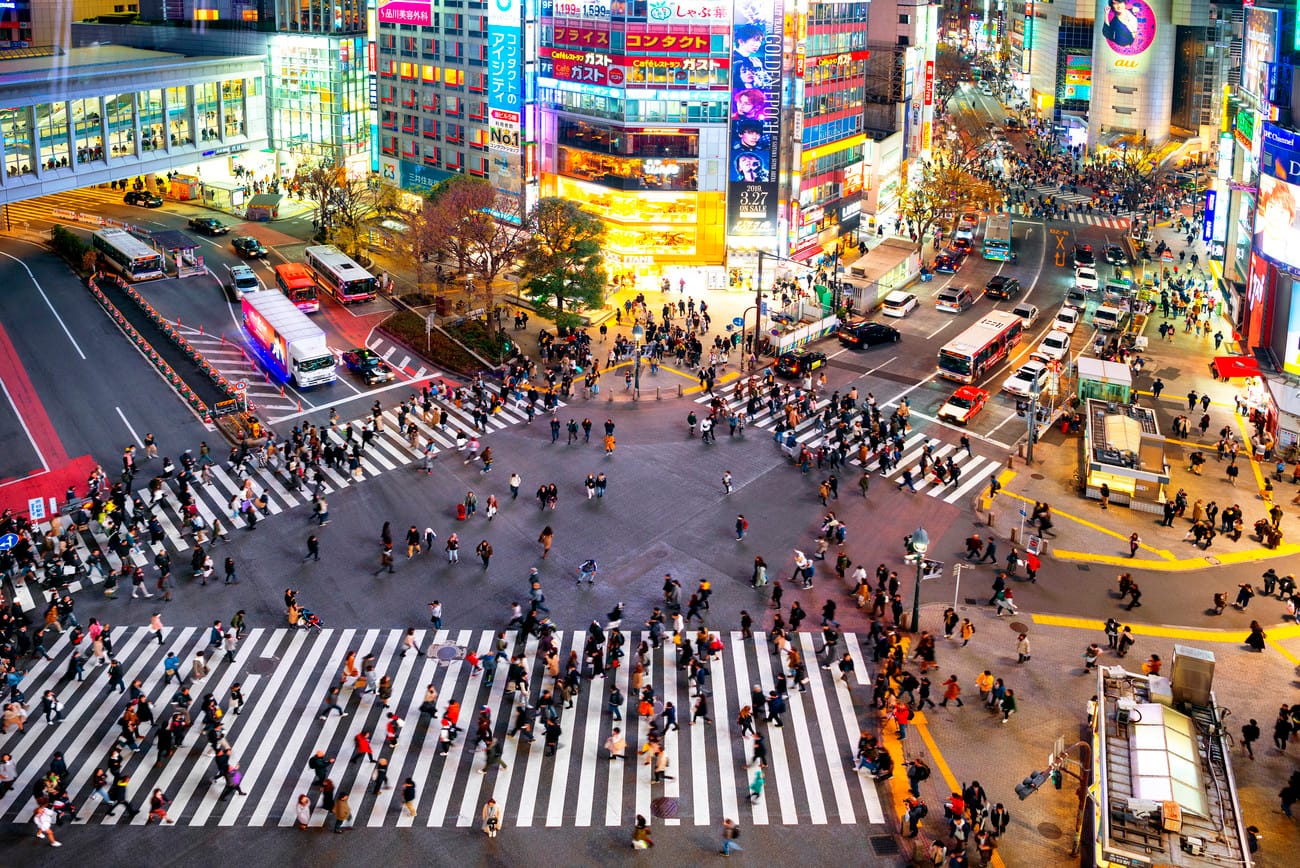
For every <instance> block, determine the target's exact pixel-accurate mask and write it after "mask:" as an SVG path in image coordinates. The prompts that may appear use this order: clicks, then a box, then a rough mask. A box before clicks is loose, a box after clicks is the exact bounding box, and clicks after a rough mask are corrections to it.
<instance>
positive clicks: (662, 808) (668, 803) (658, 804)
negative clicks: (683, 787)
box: [650, 797, 678, 820]
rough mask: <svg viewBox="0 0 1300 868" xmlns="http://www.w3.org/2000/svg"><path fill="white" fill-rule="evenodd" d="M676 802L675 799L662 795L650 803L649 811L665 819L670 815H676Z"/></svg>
mask: <svg viewBox="0 0 1300 868" xmlns="http://www.w3.org/2000/svg"><path fill="white" fill-rule="evenodd" d="M677 808H678V802H677V800H676V799H670V798H667V797H664V798H662V799H655V800H654V801H653V802H651V803H650V813H651V814H654V815H655V816H656V817H658V818H659V819H661V820H667V819H668V818H670V817H675V816H677Z"/></svg>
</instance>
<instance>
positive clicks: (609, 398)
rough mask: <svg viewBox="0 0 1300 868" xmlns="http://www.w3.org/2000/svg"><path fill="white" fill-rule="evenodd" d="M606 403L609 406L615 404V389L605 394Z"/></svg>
mask: <svg viewBox="0 0 1300 868" xmlns="http://www.w3.org/2000/svg"><path fill="white" fill-rule="evenodd" d="M605 403H607V404H613V403H614V390H613V389H610V390H609V391H608V392H606V393H605Z"/></svg>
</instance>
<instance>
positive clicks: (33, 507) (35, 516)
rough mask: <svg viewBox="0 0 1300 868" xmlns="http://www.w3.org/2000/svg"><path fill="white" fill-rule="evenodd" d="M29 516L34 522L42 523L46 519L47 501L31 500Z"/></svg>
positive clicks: (28, 510) (28, 507)
mask: <svg viewBox="0 0 1300 868" xmlns="http://www.w3.org/2000/svg"><path fill="white" fill-rule="evenodd" d="M27 515H28V517H29V518H31V520H32V521H40V520H41V519H43V518H45V500H44V498H40V497H33V498H29V499H28V501H27Z"/></svg>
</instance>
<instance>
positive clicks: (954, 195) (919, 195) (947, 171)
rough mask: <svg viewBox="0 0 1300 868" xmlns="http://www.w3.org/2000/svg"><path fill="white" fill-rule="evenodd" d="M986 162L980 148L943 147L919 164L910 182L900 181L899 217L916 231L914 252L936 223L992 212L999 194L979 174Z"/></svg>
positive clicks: (999, 196) (998, 200)
mask: <svg viewBox="0 0 1300 868" xmlns="http://www.w3.org/2000/svg"><path fill="white" fill-rule="evenodd" d="M986 159H987V156H986V154H985V152H984V151H983V149H981V148H968V149H965V150H957V149H955V148H950V147H949V148H944V149H942V150H939V151H937V152H936V154H935V158H934V159H933V160H930V161H928V162H922V163H921V164H920V169H919V173H918V176H917V177H916V179H915V180H914V181H913V180H908V181H906V182H904V184H903V191H902V194H901V195H900V197H899V214H901V215H902V217H903V219H904V220H907V221H909V222H910V223H911V224H912V226H913V227H914V228H915V229H916V240H917V248H918V249H920V247H921V245H923V244H924V243H925V236H926V235H927V234H928V233H929V231H930V229H931V228H933V227H934V226H935V225H936V224H943V223H951V222H954V221H955V219H956V217H957V215H959V214H961V213H962V212H963V211H981V210H986V209H987V210H993V209H994V208H995V207H997V206H1000V205H1001V204H1002V191H1000V190H999V189H998V188H997V187H995V186H994V185H993V184H991V183H989V182H988V181H985V180H984V179H983V178H981V177H980V175H979V173H982V172H983V171H984V169H983V166H982V164H983V162H984V161H985V160H986Z"/></svg>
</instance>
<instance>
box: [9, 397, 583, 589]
mask: <svg viewBox="0 0 1300 868" xmlns="http://www.w3.org/2000/svg"><path fill="white" fill-rule="evenodd" d="M435 406H437V407H441V406H444V405H443V404H442V403H441V402H435ZM560 406H564V403H563V402H561V403H560ZM447 410H448V412H449V414H450V416H451V420H450V421H449V423H448V427H447V428H446V429H444V428H442V427H440V426H437V425H435V426H432V427H430V426H429V425H426V424H425V422H424V420H423V419H422V418H421V416H420V415H419V414H418V413H415V414H410V415H408V416H407V417H406V418H407V424H408V425H410V424H414V425H415V426H416V429H417V431H418V436H417V438H416V445H415V446H414V447H412V446H411V444H410V442H409V441H408V440H407V435H406V434H405V432H403V431H402V430H401V429H400V427H399V426H398V424H397V411H396V410H395V409H388V410H385V411H384V413H383V414H382V416H383V429H382V430H379V431H376V432H375V434H374V437H373V438H372V439H371V441H370V445H369V446H367V447H366V449H365V450H364V451H363V452H362V458H361V468H362V470H363V471H364V473H363V476H362V478H361V480H358V479H354V478H353V477H352V476H351V474H349V473H348V472H347V470H346V468H345V469H343V470H336V469H334V468H332V467H325V466H324V465H321V467H320V471H321V476H322V478H323V480H324V483H325V487H324V492H325V494H327V495H328V494H332V493H334V492H335V491H338V490H339V489H342V488H347V487H348V486H350V485H355V484H357V482H359V481H364V480H366V479H371V478H373V477H375V476H380V475H382V474H384V473H390V472H393V471H397V470H400V469H401V468H403V467H406V466H408V465H411V464H413V463H416V462H419V461H422V460H423V458H424V445H425V444H426V443H428V442H429V441H430V440H432V441H433V443H434V444H435V445H436V448H437V449H438V451H440V452H441V451H445V450H449V449H454V448H455V446H456V436H455V432H456V431H457V430H458V429H460V430H464V431H466V432H469V431H471V430H473V425H474V419H473V414H472V413H470V412H467V411H465V410H463V409H459V408H457V407H455V406H454V405H447ZM435 412H436V411H435ZM526 420H527V413H526V412H525V410H524V409H523V408H522V407H518V406H515V404H514V402H513V401H509V402H507V404H506V405H505V406H503V407H502V408H501V409H500V410H499V411H498V412H497V413H494V414H492V415H491V416H490V417H489V418H488V432H489V434H490V433H492V432H495V431H501V430H504V429H505V428H507V427H511V426H513V425H518V424H520V423H522V422H525V421H526ZM362 422H363V420H361V419H358V420H355V421H354V422H353V423H352V425H353V428H354V430H355V431H356V432H359V431H360V430H361V427H362ZM345 427H346V425H340V426H339V428H338V430H337V431H331V430H326V429H323V428H322V431H324V434H325V436H327V437H329V438H330V439H331V440H332V441H333V442H335V443H340V444H341V443H344V442H345V440H344V437H343V434H342V433H341V432H342V431H343V430H344V428H345ZM357 436H359V434H358V435H357ZM158 469H160V465H159V466H154V465H153V464H152V462H151V463H146V464H143V465H142V466H141V467H140V468H139V470H138V473H137V476H136V479H135V481H134V483H133V486H134V492H133V493H134V494H135V495H138V496H139V497H140V499H141V501H142V502H143V503H146V504H148V503H149V502H150V500H151V496H150V493H149V487H148V483H149V479H150V478H151V477H150V474H151V473H152V472H155V471H156V470H158ZM210 472H211V474H212V483H211V484H210V485H204V484H202V483H201V482H199V481H197V480H196V481H195V482H194V484H192V485H191V486H190V492H191V494H192V495H193V502H194V506H195V508H196V509H197V510H198V513H199V515H200V516H202V518H203V520H204V522H205V524H206V527H208V528H211V527H212V525H213V521H214V519H216V518H218V517H219V518H220V519H221V522H222V524H224V525H225V526H226V529H227V530H233V529H234V528H235V527H236V526H237V525H238V524H240V523H241V522H240V521H239V520H236V519H232V518H231V505H230V504H231V498H233V497H235V496H236V495H241V493H242V492H243V491H244V485H245V481H246V480H249V479H251V480H252V491H253V494H254V496H257V495H261V494H265V495H266V500H267V510H268V512H269V514H270V517H274V516H278V515H280V514H282V513H285V512H288V511H290V510H293V509H296V508H298V507H302V506H305V505H306V504H308V503H310V502H311V477H312V475H313V474H314V473H315V471H308V480H307V481H305V482H303V483H302V484H301V486H300V487H298V488H292V487H291V480H289V479H288V477H287V476H285V475H284V472H283V471H282V470H280V471H275V470H272V469H271V468H269V467H267V466H265V465H263V466H252V467H251V469H250V474H249V476H247V477H244V476H238V477H236V475H235V472H234V471H233V470H231V469H230V468H229V467H228V466H226V464H225V462H217V463H214V464H212V466H211V468H210ZM162 492H163V496H162V497H161V498H160V499H159V501H158V503H157V504H155V505H154V506H153V508H152V514H153V516H154V517H155V518H157V520H158V523H159V525H161V527H162V531H163V541H162V545H163V547H164V548H166V549H167V550H169V551H171V552H172V554H173V555H176V554H178V553H179V554H184V555H186V556H187V557H188V554H189V553H190V551H191V550H192V548H193V531H192V529H191V527H190V523H189V520H188V519H187V518H186V517H185V516H184V515H183V514H182V512H181V506H180V502H181V501H180V497H179V487H178V485H177V480H176V479H175V478H174V477H173V478H171V479H165V480H162ZM261 518H262V516H259V519H261ZM48 528H49V525H48V523H42V524H40V525H38V526H37V529H38V530H40V531H45V530H47V529H48ZM147 542H148V536H147V535H146V536H145V539H144V540H142V541H141V543H142V544H141V545H140V547H139V548H137V549H136V550H134V551H132V552H130V554H129V555H128V557H129V558H130V560H131V562H132V563H133V564H135V565H136V566H145V565H147V564H150V563H151V562H152V560H153V555H154V553H155V552H156V551H157V547H155V546H148V545H146V543H147ZM92 547H93V548H96V549H98V550H99V551H101V552H103V553H104V555H105V556H106V557H107V559H108V563H109V566H110V567H111V568H112V570H113V571H116V570H117V569H119V568H120V567H121V565H122V562H121V560H120V559H119V557H118V555H117V554H116V553H115V552H114V551H113V550H112V546H111V544H110V539H109V537H108V535H107V534H105V533H104V530H103V528H102V527H101V526H100V525H99V523H98V522H97V521H91V522H90V525H89V528H88V529H87V530H86V531H85V532H83V533H79V534H77V538H76V549H77V553H78V555H79V556H80V557H81V559H82V561H83V562H85V561H86V560H87V559H88V558H89V557H90V555H91V552H92ZM173 572H174V573H175V574H176V575H177V577H178V578H179V577H180V576H182V575H185V576H188V575H189V564H188V560H186V562H185V563H179V562H178V563H176V564H175V565H174V567H173ZM103 581H104V576H101V575H100V574H99V573H98V572H94V571H91V575H90V576H89V577H88V578H87V577H83V578H79V579H74V580H73V581H70V582H67V583H66V584H67V585H68V588H69V590H71V591H73V592H76V591H80V590H83V589H85V588H87V587H90V586H92V585H98V584H102V583H103ZM119 590H120V591H125V592H128V593H129V590H130V588H129V584H121V585H119ZM15 592H16V593H15V597H16V598H17V600H18V602H19V603H20V604H21V605H22V607H23V609H24V611H31V610H33V609H35V608H36V607H37V605H38V604H39V603H38V600H40V599H42V598H43V597H42V592H41V590H40V587H39V586H36V585H33V583H32V582H31V581H30V580H29V581H27V582H25V583H24V584H22V585H21V586H18V587H16V588H15Z"/></svg>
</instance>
